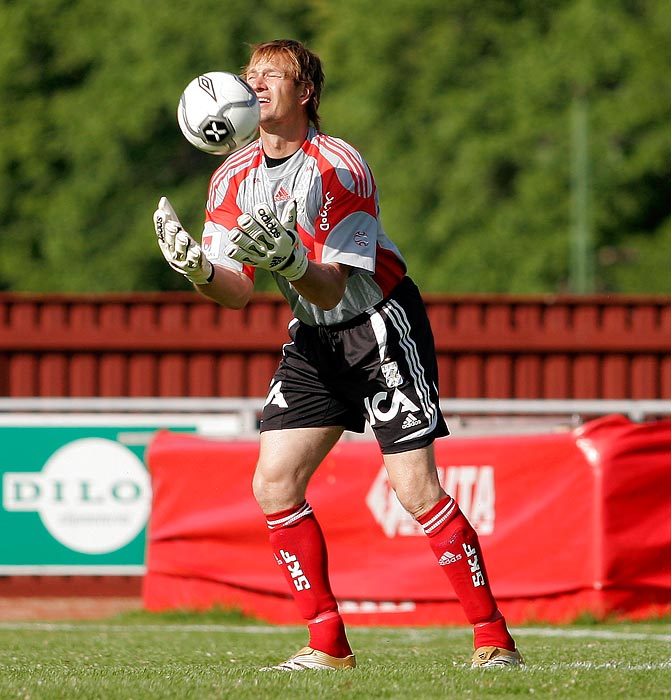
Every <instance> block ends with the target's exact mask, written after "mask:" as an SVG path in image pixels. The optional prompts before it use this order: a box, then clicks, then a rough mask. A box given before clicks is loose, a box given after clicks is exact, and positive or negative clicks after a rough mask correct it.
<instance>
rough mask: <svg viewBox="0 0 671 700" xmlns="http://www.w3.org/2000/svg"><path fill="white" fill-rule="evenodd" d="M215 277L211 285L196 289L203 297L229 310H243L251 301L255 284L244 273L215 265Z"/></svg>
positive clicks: (198, 286) (202, 285)
mask: <svg viewBox="0 0 671 700" xmlns="http://www.w3.org/2000/svg"><path fill="white" fill-rule="evenodd" d="M214 268H215V272H214V277H213V278H212V280H211V282H210V283H209V284H197V285H194V286H195V288H196V289H197V290H198V292H200V293H201V294H202V295H203V296H205V297H207V298H208V299H212V300H213V301H216V302H217V303H218V304H220V305H221V306H224V307H226V308H228V309H242V308H243V307H244V306H246V305H247V303H248V302H249V300H250V299H251V296H252V292H253V289H254V283H253V282H252V281H251V280H250V279H249V277H247V275H245V274H243V273H242V272H237V271H236V270H232V269H230V268H228V267H221V266H219V265H215V266H214Z"/></svg>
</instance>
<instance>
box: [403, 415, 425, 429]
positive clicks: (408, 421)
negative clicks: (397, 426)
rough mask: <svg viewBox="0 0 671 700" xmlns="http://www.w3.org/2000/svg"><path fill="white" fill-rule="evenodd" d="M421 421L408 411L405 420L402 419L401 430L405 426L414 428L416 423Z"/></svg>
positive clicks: (418, 423)
mask: <svg viewBox="0 0 671 700" xmlns="http://www.w3.org/2000/svg"><path fill="white" fill-rule="evenodd" d="M421 424H422V421H421V420H418V419H417V418H415V416H413V415H412V413H408V415H407V416H406V417H405V420H404V421H403V425H402V426H401V430H405V429H406V428H414V427H415V426H416V425H421Z"/></svg>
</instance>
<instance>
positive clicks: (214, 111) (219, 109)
mask: <svg viewBox="0 0 671 700" xmlns="http://www.w3.org/2000/svg"><path fill="white" fill-rule="evenodd" d="M177 121H178V123H179V128H180V129H181V130H182V133H183V134H184V136H185V137H186V140H187V141H188V142H189V143H190V144H192V145H193V146H195V147H196V148H198V149H199V150H201V151H205V153H212V154H214V155H218V156H227V155H229V154H230V153H233V152H234V151H237V150H238V149H240V148H242V147H243V146H246V145H247V144H248V143H251V142H252V141H253V140H254V137H255V136H256V132H257V131H258V128H259V101H258V99H257V98H256V93H255V92H254V90H252V88H251V87H250V86H249V85H248V84H247V83H246V82H245V81H244V80H243V79H242V78H240V77H239V76H237V75H234V74H233V73H224V72H216V71H215V72H212V73H204V74H203V75H199V76H198V77H197V78H194V79H193V80H192V81H191V82H190V83H189V84H188V85H187V86H186V88H185V89H184V92H183V93H182V96H181V98H180V100H179V106H178V107H177Z"/></svg>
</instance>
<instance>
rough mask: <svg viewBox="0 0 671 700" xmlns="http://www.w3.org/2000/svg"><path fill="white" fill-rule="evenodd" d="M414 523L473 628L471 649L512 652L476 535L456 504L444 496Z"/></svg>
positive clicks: (511, 643) (511, 645) (508, 634)
mask: <svg viewBox="0 0 671 700" xmlns="http://www.w3.org/2000/svg"><path fill="white" fill-rule="evenodd" d="M417 522H419V524H420V525H421V526H422V528H423V529H424V532H425V533H426V535H427V537H428V540H429V544H430V546H431V549H432V550H433V552H434V554H435V555H436V558H437V559H438V563H439V564H440V566H441V567H442V569H443V571H444V572H445V574H446V575H447V577H448V579H449V581H450V583H451V584H452V587H453V588H454V592H455V593H456V594H457V597H458V598H459V601H460V603H461V606H462V608H463V609H464V612H465V613H466V617H467V618H468V621H469V622H470V623H471V624H472V625H473V626H474V627H473V629H474V641H475V648H476V649H477V648H479V647H482V646H496V647H501V648H503V649H509V650H511V651H512V650H514V649H515V641H514V640H513V638H512V637H511V636H510V633H509V632H508V628H507V626H506V622H505V619H504V618H503V615H502V614H501V613H500V612H499V609H498V606H497V604H496V600H495V599H494V596H493V595H492V592H491V589H490V586H489V579H488V577H487V571H486V569H485V562H484V559H483V557H482V550H481V549H480V542H479V539H478V535H477V533H476V532H475V530H474V529H473V527H472V526H471V524H470V523H469V522H468V520H467V519H466V517H465V516H464V514H463V513H462V512H461V510H460V509H459V506H458V505H457V502H456V501H455V500H454V499H453V498H452V497H451V496H445V497H444V498H442V499H441V500H440V501H439V502H438V503H437V504H436V505H435V506H434V507H433V508H432V509H431V510H430V511H429V512H428V513H426V514H425V515H423V516H421V517H419V518H417Z"/></svg>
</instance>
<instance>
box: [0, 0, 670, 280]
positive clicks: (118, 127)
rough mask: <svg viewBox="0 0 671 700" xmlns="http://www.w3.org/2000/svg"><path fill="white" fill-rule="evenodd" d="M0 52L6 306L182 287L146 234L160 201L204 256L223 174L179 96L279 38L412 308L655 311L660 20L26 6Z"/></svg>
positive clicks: (535, 8)
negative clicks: (526, 298)
mask: <svg viewBox="0 0 671 700" xmlns="http://www.w3.org/2000/svg"><path fill="white" fill-rule="evenodd" d="M0 31H1V32H2V41H1V42H0V104H1V105H2V108H1V109H2V116H3V120H2V129H1V130H0V289H5V290H30V291H78V292H93V291H112V290H124V291H131V290H145V289H179V288H188V286H187V285H186V284H185V283H183V282H182V280H181V279H180V278H179V277H178V276H177V275H175V274H174V273H173V272H172V271H171V270H169V269H168V268H167V266H166V265H165V264H164V262H163V260H162V258H161V256H160V253H159V251H158V248H157V246H156V244H155V241H154V234H153V227H152V225H151V215H152V213H153V210H154V208H155V205H156V202H157V201H158V199H159V197H160V196H161V195H162V194H166V195H168V196H169V197H170V199H171V201H173V203H174V204H175V207H176V209H177V211H178V212H179V213H180V216H181V218H182V221H183V223H184V224H185V225H186V226H187V227H188V228H190V230H191V231H192V232H193V233H194V234H196V235H197V234H198V233H199V231H200V227H201V223H202V211H203V205H204V199H205V193H206V188H207V182H208V179H209V175H210V173H211V172H212V171H213V170H214V168H215V167H216V166H217V163H218V161H217V159H215V158H213V157H212V156H208V155H205V154H201V153H199V152H198V151H196V150H195V149H194V148H193V147H191V146H190V145H189V144H187V143H186V141H185V140H184V139H183V138H182V136H181V134H180V132H179V130H178V127H177V123H176V119H175V110H176V105H177V100H178V98H179V95H180V93H181V90H182V89H183V87H184V86H185V85H186V84H187V83H188V82H189V80H191V78H193V77H194V76H195V75H197V74H198V73H200V72H203V71H207V70H230V71H237V70H239V69H240V68H241V66H243V65H244V63H245V62H246V59H247V57H248V44H249V43H254V42H257V41H263V40H267V39H270V38H276V37H280V36H294V37H296V38H299V39H302V40H304V41H306V42H307V43H308V44H309V45H310V46H311V47H312V48H313V49H315V50H316V51H317V52H318V53H319V54H320V55H321V57H322V59H323V61H324V65H325V70H326V76H327V82H326V88H325V91H324V94H323V100H322V109H321V112H322V119H323V126H324V128H325V130H326V131H327V132H329V133H333V134H335V135H338V136H341V137H343V138H345V139H347V140H349V141H350V142H352V143H353V144H355V145H356V146H357V147H359V148H360V149H361V150H362V152H363V153H364V155H365V156H366V158H367V159H368V160H369V162H370V164H371V166H372V167H373V170H374V172H375V174H376V178H377V181H378V187H379V189H380V196H381V203H382V211H383V223H384V224H385V227H386V228H387V230H388V231H389V233H390V235H391V236H392V237H393V238H394V240H396V241H397V243H398V244H399V245H400V247H401V249H402V250H403V252H404V254H405V256H406V258H407V259H408V262H409V265H410V271H411V274H412V275H413V276H414V277H415V278H416V279H417V281H418V282H419V283H420V285H421V286H422V287H423V288H424V289H425V290H427V291H444V292H466V291H468V292H471V291H482V292H518V293H526V292H561V291H606V292H624V293H651V292H654V293H669V292H671V275H669V273H668V266H669V262H668V259H669V255H670V254H671V71H669V65H671V3H669V2H668V1H667V0H545V1H544V2H542V3H539V2H535V1H532V0H480V2H477V3H476V2H474V1H473V0H450V1H449V2H440V1H439V0H414V2H412V3H408V2H407V1H405V2H404V1H401V0H384V1H382V2H381V1H380V0H343V1H342V2H338V3H335V2H333V3H330V2H327V1H326V0H257V2H256V3H254V6H253V9H252V7H251V5H250V3H249V2H248V1H246V0H228V2H226V3H224V4H222V3H221V2H214V1H213V0H191V1H190V2H188V3H187V2H182V1H180V0H174V1H173V2H166V3H144V2H137V0H116V1H115V2H114V3H103V2H100V0H78V2H71V1H66V0H22V2H20V3H19V2H5V3H3V4H2V5H0ZM269 282H270V280H268V278H263V279H262V284H268V283H269Z"/></svg>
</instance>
